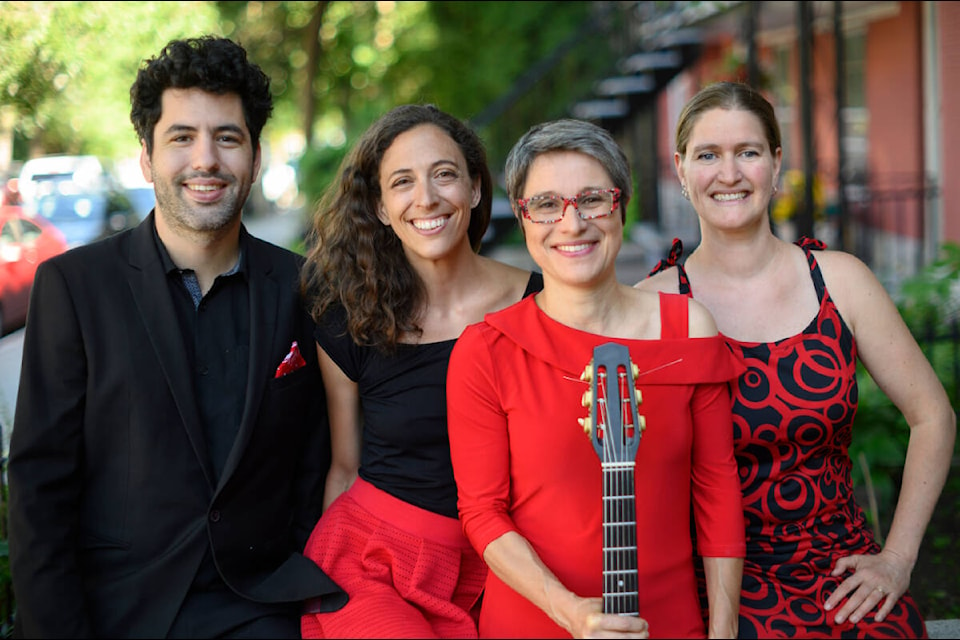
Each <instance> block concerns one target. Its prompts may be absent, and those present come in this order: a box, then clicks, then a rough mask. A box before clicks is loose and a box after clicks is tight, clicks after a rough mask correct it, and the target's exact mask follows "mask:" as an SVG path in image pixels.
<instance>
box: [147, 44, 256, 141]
mask: <svg viewBox="0 0 960 640" xmlns="http://www.w3.org/2000/svg"><path fill="white" fill-rule="evenodd" d="M193 88H196V89H202V90H203V91H207V92H209V93H216V94H221V95H223V94H227V93H235V94H237V95H239V96H240V100H241V101H242V102H243V116H244V119H245V120H246V123H247V128H248V129H249V130H250V136H251V139H252V141H253V148H254V149H256V148H257V145H258V144H259V143H260V132H261V131H262V130H263V126H264V125H265V124H266V123H267V119H268V118H269V117H270V113H271V112H272V111H273V96H272V95H271V93H270V78H269V77H268V76H267V74H265V73H264V72H263V70H262V69H260V67H259V66H257V65H256V64H254V63H253V62H251V61H250V60H248V59H247V52H246V50H244V48H243V47H242V46H240V45H239V44H237V43H236V42H234V41H232V40H230V39H228V38H220V37H216V36H201V37H198V38H188V39H183V40H171V41H170V42H169V43H167V45H166V46H165V47H164V48H163V50H162V51H161V52H160V55H158V56H156V57H155V58H150V59H149V60H147V61H146V62H145V63H144V64H143V65H142V66H141V68H140V70H139V71H138V72H137V79H136V80H135V81H134V83H133V85H132V86H131V87H130V105H131V109H130V120H131V121H132V122H133V126H134V128H135V129H136V131H137V136H139V138H140V140H141V141H143V142H144V143H146V145H147V154H148V155H152V154H153V130H154V127H156V126H157V121H159V120H160V116H161V112H162V102H161V99H162V97H163V92H164V90H166V89H193Z"/></svg>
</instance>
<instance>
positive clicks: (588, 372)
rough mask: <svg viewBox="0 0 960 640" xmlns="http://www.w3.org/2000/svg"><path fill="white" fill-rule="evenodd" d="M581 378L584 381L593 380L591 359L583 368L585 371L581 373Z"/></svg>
mask: <svg viewBox="0 0 960 640" xmlns="http://www.w3.org/2000/svg"><path fill="white" fill-rule="evenodd" d="M580 379H581V380H582V381H584V382H590V381H591V380H593V362H592V361H591V363H590V364H588V365H587V366H586V367H584V368H583V373H581V374H580Z"/></svg>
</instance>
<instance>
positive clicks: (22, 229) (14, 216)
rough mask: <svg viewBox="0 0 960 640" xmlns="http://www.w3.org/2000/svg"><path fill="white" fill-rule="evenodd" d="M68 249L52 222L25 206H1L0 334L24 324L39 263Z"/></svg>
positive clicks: (60, 233) (64, 239)
mask: <svg viewBox="0 0 960 640" xmlns="http://www.w3.org/2000/svg"><path fill="white" fill-rule="evenodd" d="M66 250H67V239H66V238H65V237H64V235H63V233H62V232H61V231H60V230H59V229H57V228H56V227H55V226H53V224H51V223H50V222H48V221H47V220H45V219H43V218H40V217H37V216H30V215H28V214H27V213H26V212H25V211H24V209H23V207H20V206H12V205H3V206H0V335H3V334H5V333H9V332H10V331H14V330H16V329H19V328H21V327H22V326H23V325H24V323H25V322H26V320H27V304H28V302H29V300H30V288H31V287H32V286H33V277H34V275H35V274H36V272H37V267H38V266H39V265H40V263H41V262H43V261H44V260H46V259H47V258H50V257H53V256H55V255H57V254H59V253H63V252H64V251H66Z"/></svg>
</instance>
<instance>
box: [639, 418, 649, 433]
mask: <svg viewBox="0 0 960 640" xmlns="http://www.w3.org/2000/svg"><path fill="white" fill-rule="evenodd" d="M638 417H639V418H640V432H641V433H643V432H644V431H645V430H646V429H647V419H646V417H644V416H638Z"/></svg>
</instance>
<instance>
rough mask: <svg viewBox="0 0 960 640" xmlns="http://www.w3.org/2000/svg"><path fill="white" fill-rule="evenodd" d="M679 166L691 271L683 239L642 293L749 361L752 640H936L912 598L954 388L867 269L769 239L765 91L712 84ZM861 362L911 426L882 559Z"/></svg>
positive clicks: (738, 433) (737, 399) (686, 113)
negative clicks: (860, 474)
mask: <svg viewBox="0 0 960 640" xmlns="http://www.w3.org/2000/svg"><path fill="white" fill-rule="evenodd" d="M675 161H676V168H677V174H678V176H679V178H680V184H681V189H682V193H683V195H684V196H685V197H687V198H688V199H689V200H690V202H691V203H692V204H693V207H694V209H695V210H696V212H697V215H698V216H699V220H700V231H701V241H700V244H699V246H698V247H697V248H696V250H695V251H693V253H691V254H690V256H689V257H688V258H687V259H686V260H685V261H684V262H682V263H681V260H680V257H681V255H680V254H681V252H682V246H681V245H680V243H679V241H675V244H674V247H673V249H672V250H671V253H670V256H669V257H668V258H667V259H666V260H665V261H663V262H662V263H661V264H660V265H658V266H657V267H656V268H655V269H654V274H656V275H651V277H649V278H648V279H646V280H644V281H642V282H640V283H638V284H637V285H636V286H637V287H638V288H641V289H643V290H650V291H657V290H659V291H670V292H679V293H684V294H686V295H690V296H693V297H694V298H695V299H696V300H699V301H700V302H702V303H703V304H704V305H705V306H706V307H707V308H708V309H710V311H711V312H712V313H713V316H714V318H715V319H716V321H717V325H718V328H719V330H720V333H721V334H722V335H723V336H724V338H725V340H726V342H727V344H728V345H729V346H730V347H731V348H732V349H733V350H734V351H735V352H736V353H738V354H740V355H742V356H743V358H744V359H745V361H746V363H747V366H748V370H747V372H746V373H745V374H744V375H742V376H741V377H740V379H739V381H738V385H737V387H736V388H735V390H734V427H735V431H734V437H735V448H736V456H737V464H738V467H739V470H740V485H741V490H742V492H743V499H744V520H745V525H746V540H747V557H746V559H745V562H744V571H743V591H742V593H741V596H740V625H739V627H740V637H743V638H757V637H760V638H785V637H806V638H813V637H819V638H827V637H851V638H852V637H861V638H866V637H871V638H879V637H925V636H926V628H925V625H924V621H923V618H922V616H921V615H920V612H919V611H918V609H917V607H916V604H915V602H914V601H913V599H912V598H911V597H910V595H909V592H908V590H907V589H908V586H909V583H910V574H911V572H912V570H913V565H914V563H915V562H916V559H917V553H918V550H919V548H920V542H921V539H922V537H923V534H924V530H925V529H926V525H927V523H928V522H929V520H930V516H931V514H932V512H933V509H934V506H935V504H936V502H937V499H938V497H939V495H940V491H941V489H942V487H943V484H944V482H945V479H946V476H947V473H948V469H949V466H950V459H951V455H952V452H953V443H954V437H955V431H956V418H955V416H954V413H953V410H952V409H951V407H950V403H949V401H948V399H947V396H946V393H945V392H944V389H943V387H942V385H941V384H940V382H939V381H938V380H937V377H936V375H935V374H934V372H933V370H932V368H931V367H930V365H929V363H928V362H927V360H926V359H925V357H924V355H923V353H922V352H921V351H920V349H919V347H918V346H917V344H916V342H915V341H914V339H913V338H912V336H911V335H910V332H909V330H908V329H907V327H906V325H905V324H904V323H903V321H902V320H901V318H900V315H899V313H898V312H897V309H896V307H895V305H894V304H893V302H892V301H891V299H890V297H889V296H888V295H887V293H886V292H885V291H884V289H883V287H882V286H881V285H880V283H879V282H878V281H877V279H876V278H875V277H874V275H873V274H872V273H871V272H870V271H869V269H868V268H867V267H866V266H865V265H864V264H863V263H862V262H861V261H860V260H858V259H857V258H855V257H853V256H852V255H849V254H846V253H842V252H837V251H825V250H824V249H825V247H824V246H823V245H822V243H819V242H816V241H811V240H803V241H800V242H798V243H796V244H791V243H788V242H784V241H783V240H780V239H779V238H777V237H776V236H775V235H774V234H773V233H772V231H771V228H770V223H769V217H768V214H767V211H768V207H769V204H770V200H771V197H772V196H773V194H774V193H775V192H776V183H777V180H778V177H779V172H780V164H781V149H780V132H779V126H778V124H777V121H776V118H775V116H774V111H773V107H772V106H771V105H770V103H769V102H767V101H766V100H765V99H764V98H763V97H762V96H761V95H760V94H759V93H757V92H756V91H754V90H752V89H750V88H749V87H747V86H746V85H742V84H736V83H717V84H715V85H711V86H708V87H706V88H704V89H703V90H701V91H700V92H699V93H698V94H697V95H696V96H694V97H693V99H691V100H690V102H688V104H687V106H686V107H685V108H684V110H683V111H682V112H681V115H680V120H679V123H678V125H677V140H676V154H675ZM857 358H860V360H861V361H862V362H863V364H864V365H865V366H866V368H867V370H868V372H869V373H870V375H871V376H872V377H873V379H874V380H875V381H876V382H877V384H878V385H879V387H880V388H881V389H882V390H883V391H884V392H885V393H886V394H887V395H888V396H889V397H890V399H891V400H892V401H893V402H894V403H895V404H896V405H897V407H898V408H899V409H900V410H901V411H902V412H903V415H904V417H905V418H906V421H907V423H908V425H909V426H910V430H911V433H910V443H909V447H908V450H907V458H906V465H905V467H904V475H903V485H902V487H901V491H900V499H899V502H898V505H897V510H896V513H895V517H894V520H893V524H892V526H891V528H890V532H889V534H888V535H887V540H886V544H885V545H884V546H883V547H882V548H881V546H880V545H879V544H878V543H877V542H876V541H875V540H874V537H873V535H872V532H871V530H870V528H869V527H868V526H867V523H866V518H865V517H864V513H863V510H862V509H861V508H860V507H859V506H858V505H857V503H856V500H855V499H854V493H853V485H852V481H851V468H852V464H851V460H850V456H849V452H848V447H849V445H850V442H851V439H852V432H851V429H852V425H853V420H854V415H855V413H856V409H857V380H856V366H857Z"/></svg>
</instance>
